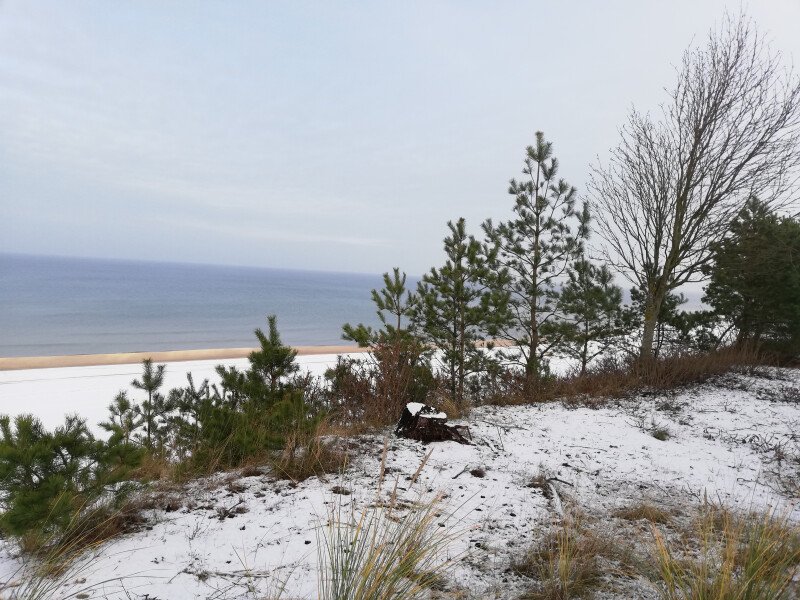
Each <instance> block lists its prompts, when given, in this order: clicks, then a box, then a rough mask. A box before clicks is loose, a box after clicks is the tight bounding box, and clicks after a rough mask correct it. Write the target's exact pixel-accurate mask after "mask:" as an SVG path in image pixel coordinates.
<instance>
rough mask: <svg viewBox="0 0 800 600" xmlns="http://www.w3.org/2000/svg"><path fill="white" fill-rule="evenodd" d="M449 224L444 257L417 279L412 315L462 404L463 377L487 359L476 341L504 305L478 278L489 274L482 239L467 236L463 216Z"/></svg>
mask: <svg viewBox="0 0 800 600" xmlns="http://www.w3.org/2000/svg"><path fill="white" fill-rule="evenodd" d="M447 226H448V228H449V229H450V235H449V236H448V237H446V238H445V240H444V251H445V254H446V256H447V260H446V262H445V264H444V265H443V266H442V267H440V268H438V269H437V268H432V269H431V270H430V272H429V273H427V274H426V275H425V276H423V278H422V281H421V282H420V283H419V284H418V286H417V297H418V298H419V302H418V305H417V307H416V310H415V311H414V320H415V322H416V323H417V326H418V328H419V330H420V331H421V333H422V335H423V337H424V339H425V341H427V342H429V343H430V344H432V345H433V346H435V347H436V348H437V349H438V350H439V351H440V352H441V357H442V359H441V360H442V364H443V366H444V373H445V378H446V380H447V384H448V389H449V392H450V396H451V398H452V399H453V400H454V401H455V402H456V404H458V405H459V406H461V405H463V403H464V388H465V382H466V380H467V378H468V377H469V376H470V375H472V374H474V373H479V372H481V371H483V370H484V368H485V365H486V363H487V360H488V359H487V355H486V353H485V352H483V351H482V350H481V348H479V346H478V343H479V342H480V341H483V340H485V338H486V337H487V335H488V334H489V333H490V332H492V331H493V324H494V319H493V318H494V317H496V316H497V315H498V314H500V313H501V312H502V307H497V306H493V304H494V303H493V300H496V299H497V295H496V294H492V293H491V291H490V290H488V289H487V288H486V286H485V285H483V284H482V283H481V282H482V281H484V280H485V279H486V276H487V268H486V264H485V258H484V257H483V256H482V254H481V245H480V243H479V242H478V241H477V240H475V238H474V237H472V236H467V233H466V224H465V221H464V219H459V220H458V221H457V222H456V223H455V224H454V223H453V222H452V221H451V222H448V223H447Z"/></svg>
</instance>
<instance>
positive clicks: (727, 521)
mask: <svg viewBox="0 0 800 600" xmlns="http://www.w3.org/2000/svg"><path fill="white" fill-rule="evenodd" d="M653 538H654V550H653V552H654V556H655V562H656V564H657V567H658V581H657V582H656V585H657V587H658V588H659V590H660V593H661V597H662V598H663V599H664V600H790V599H792V598H797V597H798V595H799V594H800V581H798V580H797V579H796V578H797V577H798V576H800V529H798V527H797V525H796V524H794V523H792V522H790V521H789V520H788V519H786V518H783V517H780V516H778V515H776V514H775V513H774V512H770V511H768V512H766V513H763V514H749V515H736V514H733V513H731V512H729V511H727V510H722V509H719V508H713V507H712V508H711V509H707V510H705V511H704V513H703V515H702V516H701V518H700V519H697V520H696V521H695V524H694V527H693V529H692V530H691V531H690V532H689V535H688V536H687V539H686V540H685V541H684V544H683V545H682V546H679V547H676V544H670V543H669V542H668V541H667V540H666V539H665V538H664V535H663V534H662V532H660V531H659V530H658V529H657V528H656V527H655V526H653Z"/></svg>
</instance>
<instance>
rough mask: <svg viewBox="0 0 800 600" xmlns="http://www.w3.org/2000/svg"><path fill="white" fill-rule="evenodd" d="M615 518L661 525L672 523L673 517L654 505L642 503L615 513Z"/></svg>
mask: <svg viewBox="0 0 800 600" xmlns="http://www.w3.org/2000/svg"><path fill="white" fill-rule="evenodd" d="M613 516H615V517H617V518H620V519H624V520H626V521H649V522H650V523H658V524H661V525H664V524H667V523H669V522H671V521H672V515H670V513H669V512H667V511H665V510H664V509H661V508H659V507H657V506H655V505H653V504H647V503H646V502H641V503H638V504H632V505H630V506H626V507H624V508H620V509H619V510H616V511H614V513H613Z"/></svg>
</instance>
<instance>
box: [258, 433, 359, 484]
mask: <svg viewBox="0 0 800 600" xmlns="http://www.w3.org/2000/svg"><path fill="white" fill-rule="evenodd" d="M330 431H331V429H330V427H329V425H328V424H327V423H324V422H323V423H321V424H320V425H318V426H317V428H316V429H315V430H314V431H313V432H312V433H311V434H310V435H302V434H300V433H295V434H292V435H290V436H289V437H288V438H287V440H286V446H285V447H284V449H283V450H282V451H281V453H280V455H279V456H278V457H277V458H273V459H271V467H272V470H273V472H274V473H275V475H277V476H278V477H281V478H283V479H290V480H291V481H293V482H294V483H299V482H301V481H305V480H306V479H308V478H309V477H322V476H324V475H326V474H328V473H340V472H342V471H344V469H345V468H346V466H347V463H348V460H349V456H348V452H347V450H346V449H345V448H344V446H343V445H342V444H340V443H339V438H338V437H336V436H333V435H331V434H330Z"/></svg>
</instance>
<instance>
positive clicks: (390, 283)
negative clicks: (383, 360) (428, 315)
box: [342, 267, 418, 348]
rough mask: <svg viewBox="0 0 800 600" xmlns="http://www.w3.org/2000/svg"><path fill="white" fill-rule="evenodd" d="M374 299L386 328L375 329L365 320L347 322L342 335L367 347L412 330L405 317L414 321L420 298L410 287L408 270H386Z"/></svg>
mask: <svg viewBox="0 0 800 600" xmlns="http://www.w3.org/2000/svg"><path fill="white" fill-rule="evenodd" d="M372 302H373V303H374V304H375V307H376V308H377V311H376V312H377V315H378V319H379V320H380V322H381V325H382V328H381V329H379V330H374V329H373V328H372V327H369V326H367V325H364V324H363V323H359V324H358V325H356V326H353V325H350V323H345V324H344V326H343V327H342V339H344V340H347V341H351V342H356V343H357V344H358V345H359V346H361V347H362V348H366V347H368V346H371V345H373V344H377V343H391V342H396V341H399V340H401V339H403V338H406V337H408V336H409V335H410V334H411V331H410V330H409V328H408V325H405V324H404V321H405V322H409V324H410V318H411V316H412V314H413V313H414V310H415V307H416V305H417V302H418V298H417V297H416V295H414V293H413V292H411V291H410V290H408V289H407V288H406V274H405V273H401V272H400V269H399V268H398V267H395V268H394V269H393V270H392V274H391V275H389V273H384V274H383V288H382V289H380V290H372Z"/></svg>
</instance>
